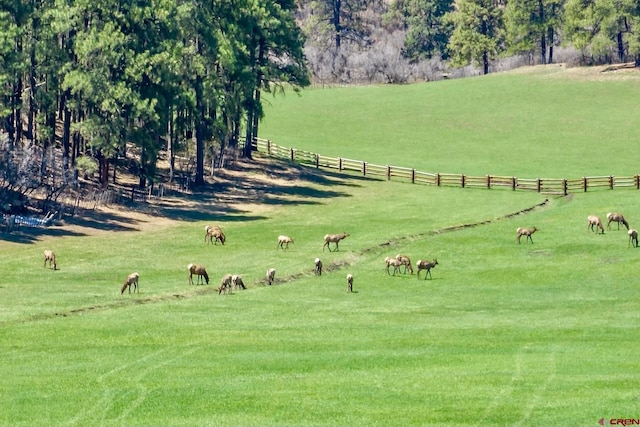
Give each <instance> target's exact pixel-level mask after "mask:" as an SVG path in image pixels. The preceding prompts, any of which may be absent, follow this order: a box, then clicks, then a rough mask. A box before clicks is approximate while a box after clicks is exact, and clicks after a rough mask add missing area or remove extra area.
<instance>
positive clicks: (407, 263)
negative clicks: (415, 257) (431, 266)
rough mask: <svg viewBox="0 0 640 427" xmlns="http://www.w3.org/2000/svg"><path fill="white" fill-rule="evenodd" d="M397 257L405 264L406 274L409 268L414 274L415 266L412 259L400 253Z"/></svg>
mask: <svg viewBox="0 0 640 427" xmlns="http://www.w3.org/2000/svg"><path fill="white" fill-rule="evenodd" d="M396 259H397V260H398V261H400V264H402V265H404V272H405V274H406V273H407V270H409V273H410V274H413V267H412V266H411V259H409V257H408V256H406V255H401V254H398V255H396Z"/></svg>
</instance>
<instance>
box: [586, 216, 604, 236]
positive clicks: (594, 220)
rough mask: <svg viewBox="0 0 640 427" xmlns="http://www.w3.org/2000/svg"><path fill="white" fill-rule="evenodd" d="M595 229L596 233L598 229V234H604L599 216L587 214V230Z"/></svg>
mask: <svg viewBox="0 0 640 427" xmlns="http://www.w3.org/2000/svg"><path fill="white" fill-rule="evenodd" d="M594 227H595V230H594ZM589 229H590V230H591V231H595V232H596V233H598V230H600V231H601V233H600V234H604V227H603V226H602V220H601V219H600V217H599V216H596V215H589V216H588V217H587V230H589Z"/></svg>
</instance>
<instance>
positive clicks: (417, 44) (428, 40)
mask: <svg viewBox="0 0 640 427" xmlns="http://www.w3.org/2000/svg"><path fill="white" fill-rule="evenodd" d="M453 4H454V2H453V0H395V1H394V2H393V3H391V5H390V8H389V11H388V12H387V13H386V15H385V21H386V22H391V23H396V25H397V24H399V25H400V26H401V27H402V28H404V29H405V30H406V32H407V33H406V37H405V40H404V48H403V50H402V54H403V56H404V57H405V58H408V59H409V60H410V61H412V62H419V61H421V60H424V59H431V58H433V57H434V56H436V55H439V56H440V57H441V58H442V59H448V57H449V51H448V43H449V37H450V36H451V32H452V30H453V27H452V25H451V22H449V21H447V20H445V19H444V18H445V16H446V14H447V13H450V12H452V11H453V7H454V6H453Z"/></svg>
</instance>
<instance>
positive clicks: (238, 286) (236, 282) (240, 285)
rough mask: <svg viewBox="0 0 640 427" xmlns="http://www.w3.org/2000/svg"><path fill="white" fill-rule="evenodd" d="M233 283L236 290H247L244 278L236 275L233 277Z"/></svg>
mask: <svg viewBox="0 0 640 427" xmlns="http://www.w3.org/2000/svg"><path fill="white" fill-rule="evenodd" d="M231 283H232V284H233V288H234V289H243V290H244V289H247V287H246V286H245V285H244V282H243V281H242V276H240V275H239V274H234V275H233V276H231Z"/></svg>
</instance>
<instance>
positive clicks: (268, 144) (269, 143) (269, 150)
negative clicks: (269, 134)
mask: <svg viewBox="0 0 640 427" xmlns="http://www.w3.org/2000/svg"><path fill="white" fill-rule="evenodd" d="M267 154H268V155H271V140H270V139H267Z"/></svg>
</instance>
